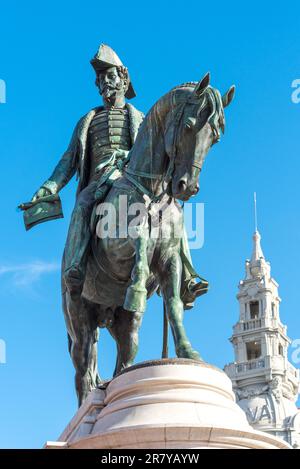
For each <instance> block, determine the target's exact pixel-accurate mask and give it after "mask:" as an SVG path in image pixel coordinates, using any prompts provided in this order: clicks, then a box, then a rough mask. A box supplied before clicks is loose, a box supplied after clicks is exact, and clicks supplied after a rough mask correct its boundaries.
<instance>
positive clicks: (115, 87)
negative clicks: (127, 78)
mask: <svg viewBox="0 0 300 469" xmlns="http://www.w3.org/2000/svg"><path fill="white" fill-rule="evenodd" d="M98 86H99V91H100V94H101V95H102V97H103V99H104V100H106V101H109V100H110V98H112V97H114V96H116V95H119V96H120V95H124V94H125V83H124V80H123V79H122V78H121V77H120V76H119V74H118V70H117V68H116V67H111V68H108V69H107V70H104V71H103V72H101V73H99V75H98Z"/></svg>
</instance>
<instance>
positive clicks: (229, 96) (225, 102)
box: [222, 85, 235, 107]
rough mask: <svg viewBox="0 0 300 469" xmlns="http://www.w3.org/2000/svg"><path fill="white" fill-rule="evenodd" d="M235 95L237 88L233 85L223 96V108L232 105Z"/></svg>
mask: <svg viewBox="0 0 300 469" xmlns="http://www.w3.org/2000/svg"><path fill="white" fill-rule="evenodd" d="M234 93H235V86H234V85H232V86H231V87H230V88H229V90H228V91H227V93H225V94H224V96H222V103H223V107H226V106H228V105H229V104H230V103H231V101H232V100H233V97H234Z"/></svg>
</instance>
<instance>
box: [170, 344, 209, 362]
mask: <svg viewBox="0 0 300 469" xmlns="http://www.w3.org/2000/svg"><path fill="white" fill-rule="evenodd" d="M176 355H177V357H178V358H188V359H190V360H197V361H199V362H202V361H203V360H202V358H201V357H200V355H199V353H198V352H197V351H196V350H194V349H193V348H192V346H191V345H190V346H188V345H186V346H183V347H178V349H176Z"/></svg>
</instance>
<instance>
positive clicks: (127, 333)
mask: <svg viewBox="0 0 300 469" xmlns="http://www.w3.org/2000/svg"><path fill="white" fill-rule="evenodd" d="M142 319H143V313H140V312H136V311H135V312H132V311H127V310H125V309H123V308H118V309H117V310H116V312H115V318H114V322H113V324H112V325H111V326H109V327H108V330H109V332H110V334H111V335H112V337H113V338H114V339H115V341H116V344H117V351H118V355H117V362H116V367H115V371H114V376H115V375H116V374H118V373H119V372H120V371H121V370H123V369H124V368H128V367H129V366H131V365H132V364H133V361H134V359H135V356H136V354H137V351H138V340H139V336H138V333H139V329H140V326H141V323H142Z"/></svg>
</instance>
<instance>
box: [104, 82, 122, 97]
mask: <svg viewBox="0 0 300 469" xmlns="http://www.w3.org/2000/svg"><path fill="white" fill-rule="evenodd" d="M120 90H122V83H120V84H119V85H116V86H110V85H106V86H105V87H104V88H103V90H102V92H101V94H102V97H103V99H105V101H110V100H111V99H114V98H115V97H116V95H117V93H118V92H119V91H120Z"/></svg>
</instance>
